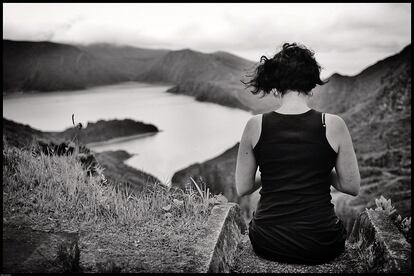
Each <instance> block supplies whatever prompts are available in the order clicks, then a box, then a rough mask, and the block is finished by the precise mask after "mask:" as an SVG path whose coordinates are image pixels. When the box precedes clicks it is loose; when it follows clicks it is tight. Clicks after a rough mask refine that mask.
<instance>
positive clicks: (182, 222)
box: [3, 139, 214, 272]
mask: <svg viewBox="0 0 414 276" xmlns="http://www.w3.org/2000/svg"><path fill="white" fill-rule="evenodd" d="M3 140H4V139H3ZM34 152H36V151H33V150H25V149H19V148H16V147H13V146H11V145H8V143H7V142H6V143H4V144H3V225H7V226H14V227H29V228H33V229H36V230H41V231H46V232H52V233H53V232H54V233H59V232H62V231H65V232H66V231H69V232H76V233H78V234H79V236H80V241H79V249H80V251H81V253H80V254H81V255H82V258H81V260H82V262H80V265H81V267H80V272H115V271H119V272H120V271H123V272H167V271H168V272H186V271H187V270H188V268H187V266H188V265H189V264H191V261H192V260H193V258H194V256H195V253H194V250H195V249H194V248H193V245H194V243H195V242H196V241H197V239H198V238H199V233H200V231H203V229H205V228H206V222H207V217H208V215H209V213H210V211H211V208H212V206H213V205H214V202H213V201H206V200H205V199H203V198H202V197H201V196H199V195H198V193H197V192H196V190H195V189H193V190H192V191H186V192H183V191H181V190H176V189H171V190H168V189H166V188H164V187H163V186H161V185H153V186H151V189H146V190H144V191H142V192H140V193H135V194H133V193H131V191H129V190H127V189H117V188H115V187H116V185H107V184H106V183H105V182H103V181H102V178H101V175H96V176H91V175H88V174H87V173H86V171H85V170H84V169H83V167H82V165H81V163H80V162H79V152H74V153H73V154H71V155H63V156H57V155H51V156H50V155H45V154H42V153H40V154H34ZM154 184H155V183H154ZM213 198H214V197H212V199H213ZM9 228H10V227H9ZM9 228H7V229H9ZM11 229H12V228H11ZM3 230H4V229H3ZM143 241H145V242H143ZM18 245H19V246H20V247H24V246H25V245H24V242H20V243H19V244H18ZM19 250H20V251H19V252H22V248H19ZM33 254H41V251H40V250H39V252H34V253H33ZM160 256H162V257H160ZM105 260H106V261H107V262H108V263H107V264H105V265H104V267H103V268H99V267H98V269H99V271H96V269H97V268H96V262H97V261H100V262H102V261H105ZM9 269H10V268H9ZM125 269H128V270H127V271H125ZM186 269H187V270H186ZM16 270H17V269H16Z"/></svg>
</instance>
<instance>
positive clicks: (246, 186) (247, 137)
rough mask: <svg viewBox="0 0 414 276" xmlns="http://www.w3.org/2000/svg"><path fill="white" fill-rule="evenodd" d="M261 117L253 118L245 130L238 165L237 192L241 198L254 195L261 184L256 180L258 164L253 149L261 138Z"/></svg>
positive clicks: (238, 155)
mask: <svg viewBox="0 0 414 276" xmlns="http://www.w3.org/2000/svg"><path fill="white" fill-rule="evenodd" d="M260 129H261V116H260V117H259V116H255V117H252V118H251V119H250V120H249V121H248V122H247V124H246V127H245V128H244V131H243V135H242V138H241V141H240V145H239V151H238V154H237V165H236V190H237V194H238V195H239V196H244V195H248V194H251V193H253V192H254V191H256V190H257V189H258V188H259V187H260V186H261V182H260V180H259V179H257V178H256V171H257V163H256V159H255V157H254V153H253V148H254V145H255V144H256V143H257V141H258V139H259V136H260Z"/></svg>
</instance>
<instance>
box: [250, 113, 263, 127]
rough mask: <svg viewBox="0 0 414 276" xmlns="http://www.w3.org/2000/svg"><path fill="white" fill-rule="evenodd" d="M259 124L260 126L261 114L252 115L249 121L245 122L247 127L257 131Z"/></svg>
mask: <svg viewBox="0 0 414 276" xmlns="http://www.w3.org/2000/svg"><path fill="white" fill-rule="evenodd" d="M261 124H262V114H257V115H254V116H252V117H251V118H250V119H249V121H247V126H248V127H249V128H253V129H257V128H258V127H261Z"/></svg>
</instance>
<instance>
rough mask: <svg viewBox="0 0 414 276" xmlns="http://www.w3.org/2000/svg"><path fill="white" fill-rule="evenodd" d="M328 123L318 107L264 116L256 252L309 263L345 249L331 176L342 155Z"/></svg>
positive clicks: (257, 151)
mask: <svg viewBox="0 0 414 276" xmlns="http://www.w3.org/2000/svg"><path fill="white" fill-rule="evenodd" d="M323 119H324V116H322V113H321V112H319V111H316V110H313V109H310V110H309V111H307V112H305V113H301V114H281V113H277V112H274V111H272V112H269V113H265V114H263V117H262V130H261V134H260V138H259V140H258V142H257V144H256V145H255V147H254V149H253V152H254V155H255V158H256V162H257V164H258V166H259V170H260V173H261V181H262V189H261V191H260V200H259V202H258V206H257V208H256V211H255V213H254V215H253V219H252V222H251V223H250V233H249V235H250V238H251V241H252V245H253V247H254V249H255V251H256V252H262V253H263V252H267V253H263V254H262V255H266V254H267V255H268V256H269V255H270V256H277V257H276V259H279V260H280V259H282V260H285V259H286V260H288V261H289V260H291V261H292V260H293V261H298V262H307V261H310V260H312V258H314V256H315V254H316V252H319V255H318V256H319V257H321V258H322V259H323V257H326V258H328V257H330V256H325V254H320V251H321V250H322V251H324V252H325V253H328V255H329V254H331V253H333V252H331V251H330V250H331V249H332V250H333V249H335V248H336V249H335V250H336V251H335V252H339V251H341V250H339V249H338V248H342V246H343V243H344V240H345V237H346V232H344V229H343V226H342V224H338V222H340V221H339V220H338V218H337V217H336V215H335V212H334V205H333V204H332V203H331V195H330V178H329V176H330V173H331V171H332V169H333V167H334V166H335V161H336V156H337V154H336V152H335V151H334V150H333V149H332V147H331V146H330V144H329V143H328V140H327V138H326V128H325V124H324V121H323ZM282 245H283V246H282ZM338 246H339V247H338ZM338 250H339V251H338ZM269 252H270V253H269ZM331 256H333V255H332V254H331ZM264 257H266V256H264ZM319 257H318V258H319ZM322 259H321V260H322ZM314 261H318V259H314Z"/></svg>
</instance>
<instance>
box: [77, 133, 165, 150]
mask: <svg viewBox="0 0 414 276" xmlns="http://www.w3.org/2000/svg"><path fill="white" fill-rule="evenodd" d="M158 132H162V130H160V131H154V132H148V133H142V134H135V135H128V136H121V137H117V138H112V139H109V140H105V141H101V142H92V143H88V144H86V145H85V146H86V147H88V148H91V149H92V148H93V147H100V146H107V145H110V144H114V143H121V142H126V141H130V140H135V139H140V138H145V137H149V136H154V135H155V134H157V133H158ZM92 150H93V149H92Z"/></svg>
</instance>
